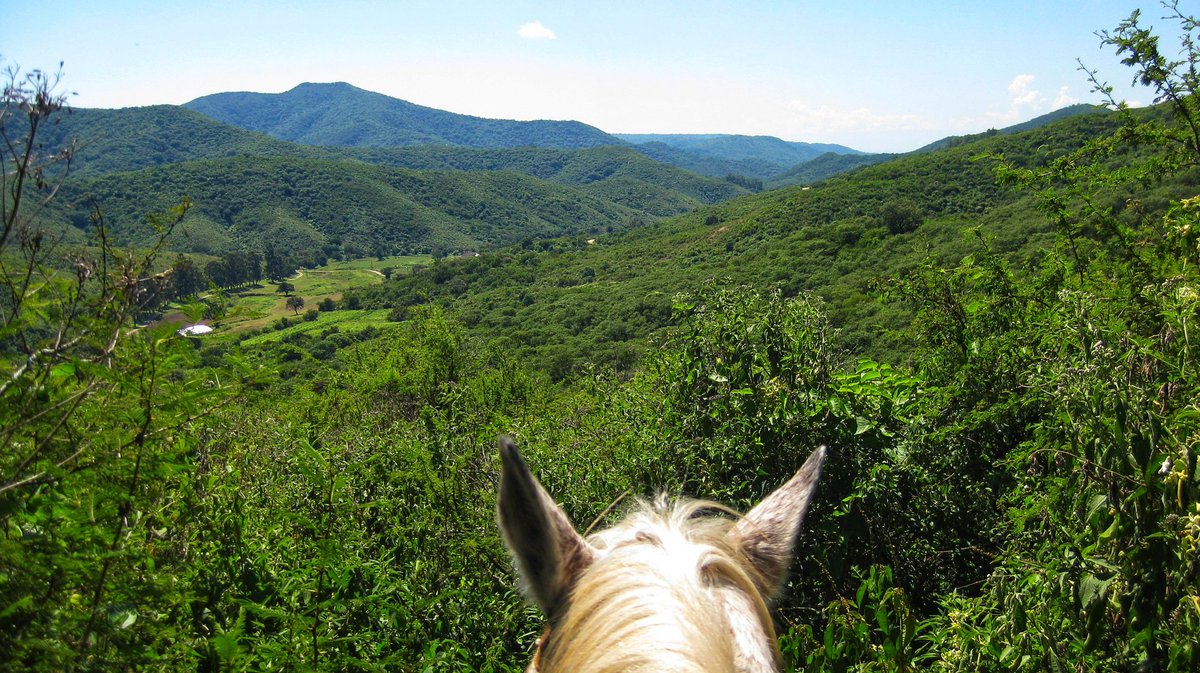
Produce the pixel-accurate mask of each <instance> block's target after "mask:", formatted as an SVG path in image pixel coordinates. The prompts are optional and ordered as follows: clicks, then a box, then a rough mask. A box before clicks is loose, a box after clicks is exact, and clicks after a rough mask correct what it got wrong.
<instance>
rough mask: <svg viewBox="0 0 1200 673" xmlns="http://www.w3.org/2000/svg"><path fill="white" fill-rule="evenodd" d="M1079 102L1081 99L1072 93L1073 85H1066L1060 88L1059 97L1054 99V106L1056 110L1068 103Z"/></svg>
mask: <svg viewBox="0 0 1200 673" xmlns="http://www.w3.org/2000/svg"><path fill="white" fill-rule="evenodd" d="M1078 102H1079V99H1078V98H1076V97H1074V96H1072V95H1071V87H1069V86H1064V87H1060V88H1059V90H1058V97H1057V98H1055V99H1054V105H1052V106H1051V107H1053V108H1054V109H1055V110H1058V109H1060V108H1065V107H1067V106H1068V105H1074V104H1076V103H1078Z"/></svg>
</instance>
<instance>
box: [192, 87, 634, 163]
mask: <svg viewBox="0 0 1200 673" xmlns="http://www.w3.org/2000/svg"><path fill="white" fill-rule="evenodd" d="M184 106H185V107H188V108H191V109H193V110H196V111H197V112H200V113H203V114H205V115H208V116H209V117H212V118H213V119H216V120H218V121H222V122H225V123H227V124H232V125H234V126H240V127H242V128H246V129H250V130H252V131H260V132H262V133H266V134H267V135H270V136H273V137H275V138H279V139H282V140H290V141H293V142H298V143H304V144H306V145H331V146H338V147H399V146H404V145H425V144H449V145H462V146H466V147H529V146H533V147H558V148H578V147H598V146H601V145H616V144H620V141H618V140H617V139H615V138H613V137H612V136H610V135H608V134H606V133H604V132H603V131H601V130H599V129H597V128H594V127H591V126H588V125H586V124H583V123H580V122H575V121H544V120H543V121H527V122H525V121H511V120H501V119H484V118H481V117H472V116H468V115H460V114H455V113H452V112H445V111H443V110H435V109H433V108H429V107H424V106H421V105H416V104H414V103H409V102H408V101H403V100H400V99H397V98H392V97H390V96H385V95H383V94H378V93H373V92H370V91H365V90H363V89H359V88H357V87H354V86H351V85H349V84H346V83H344V82H337V83H331V84H313V83H305V84H300V85H299V86H297V87H295V88H293V89H291V90H290V91H286V92H284V93H278V94H267V93H250V92H237V93H218V94H212V95H209V96H203V97H201V98H197V99H196V100H193V101H191V102H189V103H186V104H185V105H184Z"/></svg>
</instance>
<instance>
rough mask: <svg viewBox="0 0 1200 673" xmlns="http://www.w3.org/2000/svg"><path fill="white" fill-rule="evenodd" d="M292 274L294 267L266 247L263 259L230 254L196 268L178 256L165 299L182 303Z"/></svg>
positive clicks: (185, 257) (189, 258)
mask: <svg viewBox="0 0 1200 673" xmlns="http://www.w3.org/2000/svg"><path fill="white" fill-rule="evenodd" d="M295 271H296V266H295V263H294V262H292V261H291V260H290V258H288V257H285V256H284V255H281V254H280V253H279V252H277V251H276V250H275V248H274V247H268V248H267V250H266V253H265V254H264V255H260V254H259V253H257V252H254V251H250V252H245V251H233V252H229V253H226V254H225V255H223V256H222V257H219V258H217V259H214V260H211V261H209V262H208V263H206V264H205V265H204V267H203V268H200V267H199V266H198V265H197V264H196V262H195V261H194V260H193V259H192V258H191V257H188V256H187V255H184V254H182V253H181V254H179V255H176V257H175V263H174V264H172V265H171V273H170V283H169V284H168V286H167V290H166V293H167V295H168V297H167V298H168V299H183V298H186V297H191V296H194V295H196V294H197V293H199V292H201V291H203V290H206V289H208V288H209V287H210V286H216V287H219V288H237V287H242V286H245V285H250V284H253V283H257V282H259V281H261V280H262V279H263V278H264V277H265V278H268V279H270V280H271V281H274V282H279V281H281V280H282V279H284V278H286V277H287V276H290V275H292V274H293V273H295Z"/></svg>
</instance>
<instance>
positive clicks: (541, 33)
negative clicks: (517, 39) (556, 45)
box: [517, 21, 558, 40]
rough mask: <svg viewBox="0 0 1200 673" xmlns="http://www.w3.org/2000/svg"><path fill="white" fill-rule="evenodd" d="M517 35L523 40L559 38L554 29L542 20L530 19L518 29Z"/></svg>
mask: <svg viewBox="0 0 1200 673" xmlns="http://www.w3.org/2000/svg"><path fill="white" fill-rule="evenodd" d="M517 35H520V36H521V39H522V40H557V39H558V36H557V35H555V34H554V31H552V30H550V29H549V28H547V27H545V26H543V25H542V22H541V21H530V22H529V23H527V24H525V25H523V26H521V27H520V28H518V29H517Z"/></svg>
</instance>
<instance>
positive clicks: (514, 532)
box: [496, 437, 595, 621]
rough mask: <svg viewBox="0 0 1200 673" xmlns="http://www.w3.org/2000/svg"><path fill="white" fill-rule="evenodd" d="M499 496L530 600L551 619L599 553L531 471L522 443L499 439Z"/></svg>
mask: <svg viewBox="0 0 1200 673" xmlns="http://www.w3.org/2000/svg"><path fill="white" fill-rule="evenodd" d="M500 461H501V463H502V465H503V468H502V472H501V475H500V498H499V502H498V503H497V505H496V518H497V519H498V520H499V522H500V531H501V532H502V533H503V534H504V542H505V543H506V544H508V548H509V550H510V551H511V552H512V554H513V556H514V557H515V558H516V560H517V567H518V568H519V569H520V571H521V578H522V580H524V582H525V586H526V587H527V589H528V591H529V593H530V595H531V598H532V599H533V600H534V601H535V602H537V604H538V605H539V606H541V608H542V611H543V612H544V613H545V614H546V616H547V617H548V618H549V619H550V620H552V621H553V620H554V619H555V618H556V617H557V616H558V615H559V614H561V611H562V610H563V609H564V608H565V607H566V603H567V600H568V599H569V597H570V593H571V589H572V588H573V587H574V586H575V582H576V580H578V579H579V576H580V575H581V574H582V573H583V571H584V570H585V569H587V567H588V566H589V565H591V563H592V560H593V558H594V557H595V552H594V551H593V549H592V546H591V545H589V544H588V543H587V541H586V540H584V539H583V537H581V536H580V535H579V533H576V532H575V528H574V527H572V526H571V522H570V520H568V519H567V515H566V514H565V513H563V511H562V509H561V508H560V507H559V506H558V505H557V504H555V502H554V499H553V498H551V497H550V494H549V493H547V492H546V489H544V488H542V485H541V484H539V483H538V480H537V479H536V478H535V477H534V476H533V473H532V472H530V471H529V466H528V465H526V464H525V459H523V458H522V457H521V454H520V452H518V451H517V445H516V444H515V443H513V441H512V440H511V439H509V438H508V437H501V438H500Z"/></svg>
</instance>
